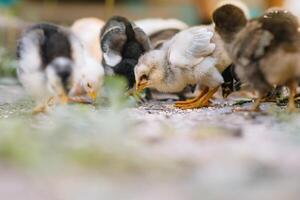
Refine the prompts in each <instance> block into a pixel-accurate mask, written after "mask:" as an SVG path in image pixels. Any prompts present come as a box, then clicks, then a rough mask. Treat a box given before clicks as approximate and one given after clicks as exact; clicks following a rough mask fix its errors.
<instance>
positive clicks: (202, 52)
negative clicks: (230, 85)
mask: <svg viewBox="0 0 300 200" xmlns="http://www.w3.org/2000/svg"><path fill="white" fill-rule="evenodd" d="M230 64H231V60H230V59H229V57H228V56H227V54H226V52H225V51H224V49H223V43H222V41H221V39H220V37H219V36H218V34H216V33H215V32H214V27H213V25H211V26H198V27H192V28H189V29H187V30H184V31H181V32H180V33H178V34H176V35H175V36H174V37H173V38H172V39H171V40H170V41H168V42H166V43H164V45H163V46H162V48H161V49H158V50H152V51H150V52H148V53H146V54H145V55H143V56H142V57H141V58H140V60H139V63H138V65H137V66H136V69H135V77H136V81H137V90H138V91H141V90H143V89H145V88H154V89H157V90H158V91H161V92H167V93H176V92H180V91H182V90H183V89H184V88H185V87H186V86H187V85H189V84H191V85H195V84H200V85H201V87H200V88H201V89H202V91H201V92H200V94H199V95H198V96H197V97H196V98H194V99H192V100H187V101H181V102H176V106H177V107H179V108H182V109H190V108H200V107H204V106H207V105H208V104H209V100H210V98H211V97H212V96H213V94H214V93H215V92H216V91H217V90H218V88H219V86H220V85H221V84H222V83H223V82H224V80H223V77H222V76H221V73H222V72H223V71H224V70H225V69H226V68H227V67H228V66H229V65H230Z"/></svg>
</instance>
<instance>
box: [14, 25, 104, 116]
mask: <svg viewBox="0 0 300 200" xmlns="http://www.w3.org/2000/svg"><path fill="white" fill-rule="evenodd" d="M17 57H18V61H19V65H18V69H17V72H18V78H19V80H20V82H21V83H22V85H23V86H24V88H25V89H26V90H27V92H28V93H29V94H30V95H32V96H33V98H34V99H35V101H36V103H37V106H36V108H35V109H34V113H39V112H44V111H47V109H48V106H49V104H53V103H61V104H65V103H67V102H69V100H70V98H69V97H68V95H69V94H70V93H72V91H76V90H77V89H76V88H78V86H79V85H80V86H82V90H83V91H84V93H85V94H87V95H89V96H90V97H91V98H94V97H95V96H96V91H97V90H98V88H99V85H100V83H101V76H103V71H104V70H103V68H101V65H100V64H98V63H97V62H96V61H95V60H93V59H92V58H91V57H90V56H89V55H88V54H87V53H86V51H85V49H84V48H83V45H82V44H81V43H80V41H79V39H78V38H77V37H76V36H75V35H74V34H73V33H72V32H70V31H69V30H68V29H66V28H63V27H60V26H56V25H52V24H37V25H34V26H32V27H30V28H28V29H27V30H26V31H24V33H23V34H22V37H21V39H20V40H19V42H18V50H17ZM73 95H77V94H76V93H75V92H74V94H73Z"/></svg>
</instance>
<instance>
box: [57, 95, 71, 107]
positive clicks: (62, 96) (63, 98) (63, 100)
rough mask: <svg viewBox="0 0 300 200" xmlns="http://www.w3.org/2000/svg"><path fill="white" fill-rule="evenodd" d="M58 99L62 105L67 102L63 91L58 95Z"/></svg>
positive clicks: (67, 99)
mask: <svg viewBox="0 0 300 200" xmlns="http://www.w3.org/2000/svg"><path fill="white" fill-rule="evenodd" d="M59 100H60V103H61V104H62V105H65V104H67V103H68V102H69V98H68V96H67V95H66V94H64V93H63V94H61V95H59Z"/></svg>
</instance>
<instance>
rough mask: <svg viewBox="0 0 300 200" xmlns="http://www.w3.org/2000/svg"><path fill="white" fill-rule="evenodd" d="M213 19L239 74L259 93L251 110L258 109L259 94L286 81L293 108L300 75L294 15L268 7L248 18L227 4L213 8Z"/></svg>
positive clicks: (299, 51) (292, 108)
mask: <svg viewBox="0 0 300 200" xmlns="http://www.w3.org/2000/svg"><path fill="white" fill-rule="evenodd" d="M213 20H214V22H215V25H216V31H217V32H218V33H219V34H220V36H221V37H222V39H223V41H224V42H225V48H226V50H227V51H228V53H229V56H230V57H231V59H232V61H233V63H234V64H235V65H236V72H237V74H238V76H239V78H241V79H242V81H245V82H247V83H248V84H249V85H250V86H252V87H253V89H255V90H256V91H257V92H258V93H259V97H258V99H257V100H256V103H255V105H254V107H253V110H254V111H258V110H259V105H260V102H261V100H262V98H263V97H265V95H266V94H267V93H268V92H269V91H270V90H272V89H273V88H274V87H275V86H279V85H287V86H288V87H289V88H290V99H289V110H290V111H294V110H295V104H294V96H295V94H296V88H297V78H298V77H299V75H300V54H299V53H300V42H299V41H300V40H299V39H300V37H299V32H298V27H299V22H298V20H297V18H296V17H295V16H294V15H292V14H291V13H290V12H288V11H285V10H271V11H267V12H266V13H265V14H264V15H263V16H261V17H259V18H257V19H254V20H251V21H248V20H247V19H246V17H245V15H244V13H243V11H242V10H241V9H240V8H238V7H236V6H234V5H231V4H227V5H224V6H221V7H219V8H218V9H217V10H216V11H215V12H214V14H213Z"/></svg>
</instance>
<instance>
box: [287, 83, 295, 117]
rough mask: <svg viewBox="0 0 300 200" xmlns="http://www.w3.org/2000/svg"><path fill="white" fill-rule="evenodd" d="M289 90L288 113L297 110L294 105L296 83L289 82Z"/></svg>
mask: <svg viewBox="0 0 300 200" xmlns="http://www.w3.org/2000/svg"><path fill="white" fill-rule="evenodd" d="M289 89H290V96H289V103H288V110H289V112H295V111H296V109H297V107H296V104H295V96H296V94H297V81H291V82H290V84H289Z"/></svg>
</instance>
